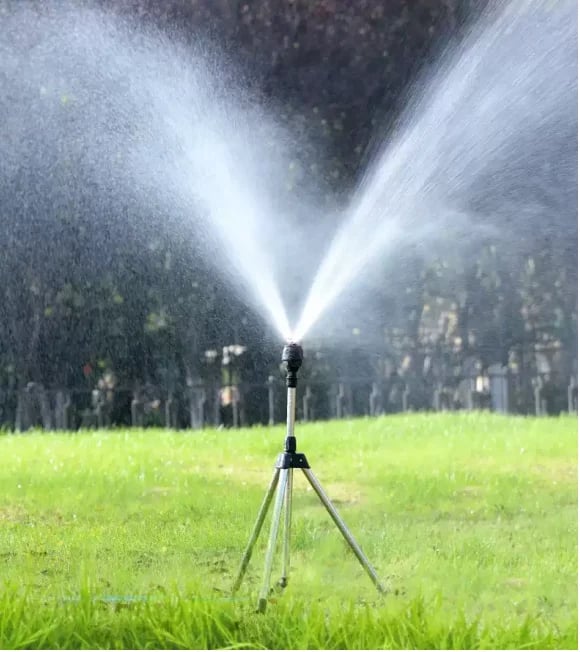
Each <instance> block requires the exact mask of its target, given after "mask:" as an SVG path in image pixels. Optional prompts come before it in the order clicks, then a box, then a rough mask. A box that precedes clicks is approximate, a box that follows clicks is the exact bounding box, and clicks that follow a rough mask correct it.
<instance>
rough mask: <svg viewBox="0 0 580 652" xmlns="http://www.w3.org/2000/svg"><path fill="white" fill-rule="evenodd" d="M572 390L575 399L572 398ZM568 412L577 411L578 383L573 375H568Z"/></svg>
mask: <svg viewBox="0 0 580 652" xmlns="http://www.w3.org/2000/svg"><path fill="white" fill-rule="evenodd" d="M574 390H576V400H574ZM568 412H569V413H570V414H574V413H575V412H578V384H577V382H576V378H575V377H574V376H570V383H569V384H568Z"/></svg>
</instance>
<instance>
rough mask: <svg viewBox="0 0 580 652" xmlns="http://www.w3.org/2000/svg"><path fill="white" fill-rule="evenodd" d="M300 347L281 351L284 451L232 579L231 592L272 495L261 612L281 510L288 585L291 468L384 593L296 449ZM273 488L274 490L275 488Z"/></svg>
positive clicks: (284, 581) (283, 581) (239, 580)
mask: <svg viewBox="0 0 580 652" xmlns="http://www.w3.org/2000/svg"><path fill="white" fill-rule="evenodd" d="M302 357H303V353H302V347H301V346H300V345H299V344H297V343H296V342H289V343H288V344H287V345H286V346H285V347H284V350H283V351H282V362H284V363H285V364H286V370H287V373H286V387H287V388H288V399H287V413H286V414H287V416H286V442H285V444H284V452H282V453H280V454H279V455H278V458H277V460H276V464H275V467H274V475H273V477H272V480H271V482H270V486H269V487H268V491H267V492H266V496H265V498H264V500H263V502H262V505H261V507H260V511H259V512H258V518H257V519H256V523H255V525H254V529H253V530H252V534H251V535H250V540H249V541H248V545H247V546H246V550H245V552H244V556H243V558H242V563H241V564H240V569H239V571H238V575H237V577H236V581H235V582H234V586H233V592H234V593H235V592H236V591H237V590H238V589H239V588H240V585H241V583H242V580H243V578H244V575H245V573H246V569H247V568H248V564H249V563H250V558H251V557H252V552H253V550H254V545H255V543H256V541H257V539H258V536H259V535H260V530H261V529H262V525H263V524H264V520H265V519H266V514H267V512H268V508H269V507H270V504H271V502H272V499H273V498H274V494H276V500H275V502H274V511H273V514H272V524H271V526H270V537H269V539H268V547H267V548H266V558H265V562H264V576H263V581H262V588H261V590H260V596H259V599H258V611H259V612H261V613H264V612H265V611H266V606H267V601H268V596H269V594H270V578H271V576H272V565H273V562H274V552H275V550H276V539H277V537H278V531H279V529H280V520H281V517H282V510H283V508H284V507H285V510H284V532H283V537H284V538H283V549H282V555H283V557H282V575H281V577H280V580H279V582H278V586H279V587H280V588H281V589H284V588H285V587H286V586H287V584H288V573H289V570H290V526H291V521H292V483H293V472H294V469H301V470H302V472H303V473H304V475H305V476H306V479H307V480H308V482H309V483H310V485H311V487H312V489H314V491H315V493H316V495H317V496H318V498H319V499H320V501H321V502H322V504H323V505H324V507H325V508H326V511H327V512H328V513H329V514H330V517H331V518H332V520H333V521H334V523H335V524H336V526H337V527H338V529H339V530H340V533H341V534H342V536H343V537H344V538H345V540H346V542H347V544H348V546H349V547H350V549H351V550H352V552H353V553H354V554H355V556H356V557H357V559H358V560H359V562H360V563H361V565H362V567H363V568H364V569H365V571H366V572H367V573H368V575H369V577H370V578H371V580H372V581H373V583H374V585H375V586H376V587H377V589H378V590H379V592H380V593H384V592H385V589H384V587H383V586H382V584H381V582H380V580H379V578H378V576H377V573H376V572H375V570H374V568H373V567H372V566H371V564H370V562H369V560H368V559H367V558H366V556H365V554H364V553H363V551H362V549H361V548H360V546H359V545H358V544H357V542H356V541H355V539H354V537H353V536H352V534H351V533H350V532H349V530H348V528H347V527H346V525H345V523H344V521H343V520H342V519H341V517H340V516H339V514H338V512H337V511H336V509H335V507H334V505H333V504H332V503H331V502H330V500H329V498H328V496H327V495H326V494H325V493H324V490H323V488H322V486H321V485H320V483H319V482H318V480H317V479H316V477H315V476H314V473H312V470H311V469H310V465H309V464H308V461H307V459H306V456H305V455H304V453H297V452H296V437H295V436H294V422H295V418H296V386H297V384H298V370H299V369H300V366H301V365H302ZM276 489H277V491H276Z"/></svg>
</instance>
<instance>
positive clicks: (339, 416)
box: [336, 383, 344, 419]
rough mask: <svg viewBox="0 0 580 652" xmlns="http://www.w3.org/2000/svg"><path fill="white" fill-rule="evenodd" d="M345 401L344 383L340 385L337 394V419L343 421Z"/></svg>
mask: <svg viewBox="0 0 580 652" xmlns="http://www.w3.org/2000/svg"><path fill="white" fill-rule="evenodd" d="M343 401H344V385H343V384H342V383H338V391H337V392H336V418H337V419H342V414H343V409H342V402H343Z"/></svg>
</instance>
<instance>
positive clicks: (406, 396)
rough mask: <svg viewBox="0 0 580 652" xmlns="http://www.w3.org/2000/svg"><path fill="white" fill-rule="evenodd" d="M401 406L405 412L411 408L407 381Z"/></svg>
mask: <svg viewBox="0 0 580 652" xmlns="http://www.w3.org/2000/svg"><path fill="white" fill-rule="evenodd" d="M401 407H402V408H403V412H407V411H408V409H409V385H408V384H407V383H405V389H404V390H403V392H402V394H401Z"/></svg>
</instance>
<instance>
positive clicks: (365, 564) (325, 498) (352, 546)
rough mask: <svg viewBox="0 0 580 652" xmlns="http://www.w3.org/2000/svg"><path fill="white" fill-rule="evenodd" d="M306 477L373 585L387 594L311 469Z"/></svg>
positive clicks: (305, 472) (306, 471)
mask: <svg viewBox="0 0 580 652" xmlns="http://www.w3.org/2000/svg"><path fill="white" fill-rule="evenodd" d="M302 471H303V472H304V475H305V476H306V477H307V478H308V481H309V482H310V484H311V486H312V488H313V489H314V491H315V492H316V494H317V495H318V497H319V498H320V500H321V502H322V504H323V505H324V506H325V507H326V511H327V512H328V513H329V514H330V516H331V518H332V520H333V521H334V522H335V524H336V526H337V527H338V529H339V530H340V532H341V534H342V536H343V537H344V538H345V540H346V542H347V543H348V545H349V546H350V549H351V550H352V551H353V552H354V554H355V555H356V557H357V559H358V560H359V561H360V563H361V566H362V567H363V568H364V569H365V570H366V572H367V573H368V575H369V577H370V578H371V580H372V581H373V584H374V585H375V586H376V587H377V589H378V590H379V592H380V593H385V592H386V591H385V588H384V586H383V585H382V584H381V581H380V580H379V576H378V575H377V573H376V571H375V569H374V568H373V567H372V566H371V563H370V561H369V560H368V559H367V557H366V555H365V554H364V552H363V551H362V549H361V547H360V546H359V545H358V543H357V542H356V541H355V540H354V537H353V536H352V534H351V533H350V531H349V529H348V528H347V527H346V524H345V523H344V521H343V520H342V519H341V518H340V515H339V513H338V512H337V511H336V509H335V507H334V505H333V504H332V503H331V502H330V499H329V498H328V496H327V495H326V494H325V493H324V489H323V488H322V486H321V485H320V483H319V482H318V480H317V479H316V477H315V476H314V473H312V471H311V470H310V469H302Z"/></svg>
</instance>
